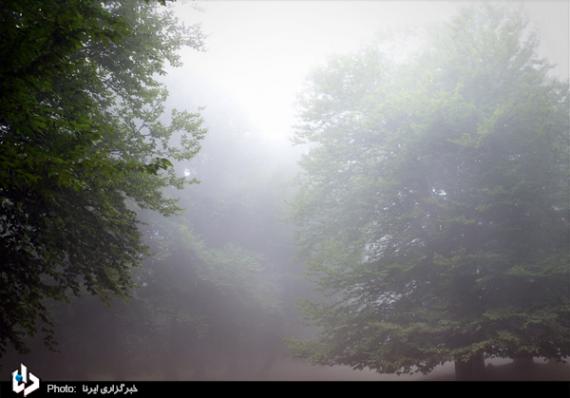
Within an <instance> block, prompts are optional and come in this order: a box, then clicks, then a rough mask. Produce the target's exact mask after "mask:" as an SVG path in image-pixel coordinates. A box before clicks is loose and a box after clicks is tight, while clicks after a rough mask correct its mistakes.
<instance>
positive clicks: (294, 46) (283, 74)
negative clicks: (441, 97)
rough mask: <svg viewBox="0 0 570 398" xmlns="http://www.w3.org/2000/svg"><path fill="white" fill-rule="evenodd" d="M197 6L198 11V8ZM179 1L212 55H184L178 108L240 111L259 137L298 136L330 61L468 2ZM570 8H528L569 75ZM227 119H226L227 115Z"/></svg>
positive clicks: (179, 11) (175, 95) (173, 80)
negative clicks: (322, 68) (312, 78)
mask: <svg viewBox="0 0 570 398" xmlns="http://www.w3.org/2000/svg"><path fill="white" fill-rule="evenodd" d="M194 4H196V3H195V2H194ZM197 4H198V7H199V8H200V9H201V11H196V10H195V9H194V8H193V7H194V6H193V5H192V4H191V3H190V2H188V1H179V2H178V3H177V4H176V5H175V6H174V9H175V12H176V15H177V16H178V17H179V18H180V19H181V20H183V21H185V22H187V23H194V22H200V23H201V24H202V28H203V31H204V32H205V33H206V34H207V35H208V37H207V43H206V46H207V52H205V53H196V52H195V51H192V50H184V51H183V54H182V55H183V61H184V66H183V67H181V68H177V69H174V70H171V71H169V74H168V76H167V77H166V83H167V85H168V87H169V90H170V93H171V103H173V104H175V105H176V106H177V107H179V108H180V107H182V106H181V104H182V105H184V106H190V107H195V106H198V105H209V104H210V105H212V104H213V103H220V102H221V103H229V104H233V106H234V108H236V111H238V112H240V114H242V115H243V116H244V117H245V118H246V119H247V120H248V121H249V122H250V123H251V125H252V127H253V129H254V130H255V131H257V132H258V133H262V134H263V135H265V137H267V136H268V135H269V136H273V137H279V138H280V139H281V138H283V137H285V136H286V135H288V134H289V133H290V131H291V128H290V125H291V123H292V122H293V116H294V106H293V105H294V100H295V96H296V93H297V92H298V91H299V89H300V88H301V86H302V83H303V81H304V79H305V78H306V76H307V74H308V73H309V72H310V71H311V70H312V69H313V68H315V67H316V66H318V65H320V64H323V63H324V62H326V59H327V56H329V55H331V54H335V53H347V52H351V51H354V50H357V49H359V48H361V47H362V46H364V45H366V43H367V42H370V40H371V39H372V38H373V37H374V36H375V34H376V32H378V31H390V30H400V29H422V28H424V27H427V26H429V25H430V24H434V23H440V22H442V21H444V20H448V19H449V18H450V17H451V16H452V15H453V14H455V13H456V12H457V10H458V8H460V7H461V6H463V5H466V4H469V3H466V2H454V3H449V2H435V1H422V2H412V1H403V2H389V1H368V2H366V1H362V2H360V1H359V2H356V1H350V2H348V1H264V2H262V1H208V2H206V1H203V2H198V3H197ZM568 5H569V2H568V1H555V2H547V1H535V2H525V3H524V7H525V8H526V9H527V10H528V14H529V16H530V17H531V22H532V23H534V24H535V25H536V28H537V30H538V31H539V34H540V37H541V40H542V47H541V51H542V52H543V54H544V55H545V56H547V57H548V58H550V59H551V60H552V61H553V62H555V63H557V64H558V65H559V66H558V67H557V69H556V71H555V72H556V73H557V74H558V75H561V76H568V57H569V55H568V40H569V37H568V36H569V33H568V19H569V6H568ZM220 116H222V115H220Z"/></svg>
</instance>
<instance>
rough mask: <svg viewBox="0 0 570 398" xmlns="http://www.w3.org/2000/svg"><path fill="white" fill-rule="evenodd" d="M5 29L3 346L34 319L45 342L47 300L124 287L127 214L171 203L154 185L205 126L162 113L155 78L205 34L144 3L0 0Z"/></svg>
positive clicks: (0, 74) (0, 245)
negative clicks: (180, 49) (184, 47)
mask: <svg viewBox="0 0 570 398" xmlns="http://www.w3.org/2000/svg"><path fill="white" fill-rule="evenodd" d="M160 3H163V4H164V1H162V2H160ZM0 36H1V37H2V41H1V42H0V59H1V62H0V237H1V241H0V258H1V259H2V261H1V268H0V303H1V304H0V306H1V307H0V308H1V311H0V355H1V354H2V353H3V352H4V351H5V350H6V348H7V346H8V345H13V346H15V348H16V349H18V350H24V349H25V346H24V343H23V338H24V337H25V336H26V335H31V334H34V333H36V332H37V331H38V330H39V329H40V328H41V329H42V330H43V331H44V332H46V338H47V341H48V342H49V341H52V338H53V336H52V333H51V332H50V330H51V329H50V317H49V314H48V313H46V306H45V303H46V302H47V301H49V300H67V299H68V298H69V297H71V296H73V295H79V294H82V293H84V292H85V291H87V292H89V293H91V294H95V295H99V296H101V297H103V298H106V297H110V296H113V295H125V294H127V292H128V291H129V288H130V287H131V286H132V279H131V270H132V269H133V267H135V266H136V265H137V264H139V263H140V261H141V258H142V257H143V255H144V253H145V247H144V245H143V244H142V243H141V241H140V237H139V231H138V229H137V216H136V212H135V211H136V209H137V207H139V208H148V209H151V210H156V211H158V212H160V213H162V214H165V215H168V214H172V213H173V212H175V211H176V210H177V206H176V202H175V200H173V199H171V198H168V197H166V196H164V195H163V193H162V188H164V187H167V186H176V187H181V186H182V185H183V183H184V181H185V180H184V178H179V177H177V176H176V174H175V172H174V169H173V167H172V162H173V161H178V160H184V159H189V158H191V157H193V156H194V155H195V154H196V153H197V151H198V150H199V141H200V139H201V138H202V137H203V136H204V134H205V130H204V129H203V128H202V127H201V118H200V115H199V114H196V113H189V112H177V111H172V114H171V120H170V122H169V123H165V122H164V118H162V114H163V111H164V101H165V99H166V96H167V92H166V90H165V89H164V88H163V87H162V86H161V84H160V83H159V82H158V80H157V76H158V75H161V74H164V73H165V71H164V68H165V65H166V63H167V62H168V63H170V64H171V65H174V66H176V65H177V64H178V63H179V59H178V56H177V54H176V51H177V49H178V48H180V47H181V46H184V45H187V46H190V47H192V48H195V49H197V50H199V49H201V48H202V35H201V33H200V31H199V30H198V29H197V28H196V27H189V28H188V27H184V26H183V25H180V24H178V23H177V21H176V19H175V18H174V17H173V16H172V15H171V14H170V12H168V11H167V10H166V9H163V8H162V7H160V6H158V5H156V4H153V3H152V2H142V1H133V0H130V1H112V0H104V1H67V2H61V1H55V0H53V1H42V2H33V1H31V2H28V1H4V2H2V5H1V6H0Z"/></svg>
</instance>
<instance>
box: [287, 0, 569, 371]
mask: <svg viewBox="0 0 570 398" xmlns="http://www.w3.org/2000/svg"><path fill="white" fill-rule="evenodd" d="M433 39H434V40H432V42H430V43H428V44H426V45H425V46H424V51H421V52H420V53H419V54H416V55H415V56H410V57H409V58H408V59H407V61H405V62H403V63H397V62H393V61H391V59H390V58H389V54H386V53H385V52H383V51H382V50H381V48H380V46H376V47H371V48H369V49H368V50H366V51H363V52H361V53H359V54H356V55H353V56H345V57H339V58H336V59H333V60H332V61H331V62H330V63H329V65H328V66H327V67H326V68H324V69H323V70H320V71H318V72H317V73H315V74H314V76H313V79H312V80H311V82H310V86H309V89H308V90H307V92H306V93H305V95H304V96H303V97H302V99H301V104H302V119H303V123H302V124H301V127H300V128H299V131H298V133H297V138H298V139H299V140H300V141H301V142H305V143H309V144H310V145H311V151H310V152H309V154H308V155H307V156H306V157H305V158H304V159H303V163H302V165H303V170H304V171H303V174H302V176H301V185H300V189H299V191H300V194H299V195H298V198H297V200H296V204H295V209H294V211H295V216H296V219H297V221H298V225H299V229H300V231H299V232H300V233H299V235H300V243H301V245H302V254H303V256H304V257H305V258H306V259H307V262H308V264H309V266H310V268H311V270H312V271H313V272H314V274H315V276H316V278H317V280H318V282H319V285H320V287H321V288H322V290H323V292H324V293H325V297H324V299H323V300H321V301H320V302H311V303H307V305H306V311H307V314H308V316H309V318H310V319H312V320H313V322H315V323H316V324H317V325H318V326H320V330H321V333H320V335H319V337H318V338H317V339H316V340H315V341H309V342H296V343H295V345H294V349H295V350H296V353H297V355H299V356H302V357H306V358H311V359H312V360H314V361H315V362H317V363H322V364H329V365H332V364H345V365H350V366H352V367H354V368H364V367H368V368H371V369H375V370H377V371H378V372H415V371H422V372H425V373H427V372H429V371H431V370H432V369H433V368H434V367H435V366H436V365H438V364H441V363H443V362H446V361H450V360H454V361H455V363H456V374H457V377H458V378H469V377H483V376H482V375H481V373H479V372H480V371H482V370H483V366H484V363H483V360H484V358H485V357H511V358H515V357H533V356H542V357H546V358H549V359H555V360H562V359H563V358H564V357H566V356H568V355H570V270H569V264H570V248H569V242H570V224H569V217H568V214H569V213H568V212H569V211H570V209H569V202H568V198H569V197H570V187H569V186H568V178H569V170H570V169H569V168H568V164H569V161H570V151H569V142H568V131H569V120H568V105H569V103H568V82H567V81H566V82H561V81H559V80H557V79H556V78H553V77H551V76H550V75H549V73H548V71H549V69H550V65H549V64H548V62H547V61H546V60H544V59H541V58H539V57H538V56H537V45H538V40H537V38H536V36H535V35H534V34H532V33H530V31H529V29H528V28H527V21H526V19H525V17H524V15H523V14H522V13H521V12H517V11H512V10H509V9H504V8H496V7H491V6H488V5H487V6H481V7H479V8H476V9H465V10H464V11H463V12H462V13H461V14H460V15H458V16H457V17H456V18H455V19H454V20H453V21H452V22H451V23H449V24H448V25H446V26H445V27H444V28H442V29H440V30H439V31H437V32H436V33H435V34H434V37H433Z"/></svg>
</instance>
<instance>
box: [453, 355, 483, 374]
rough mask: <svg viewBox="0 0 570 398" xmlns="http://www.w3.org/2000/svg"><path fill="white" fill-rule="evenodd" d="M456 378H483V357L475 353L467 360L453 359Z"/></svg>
mask: <svg viewBox="0 0 570 398" xmlns="http://www.w3.org/2000/svg"><path fill="white" fill-rule="evenodd" d="M455 379H456V380H483V379H485V358H484V357H483V354H477V355H474V356H473V357H471V359H469V360H468V361H465V362H463V361H458V360H456V361H455Z"/></svg>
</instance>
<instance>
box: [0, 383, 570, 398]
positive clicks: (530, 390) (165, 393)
mask: <svg viewBox="0 0 570 398" xmlns="http://www.w3.org/2000/svg"><path fill="white" fill-rule="evenodd" d="M17 385H18V383H13V382H12V381H2V382H0V398H15V397H24V390H21V391H19V392H14V391H13V390H14V387H15V386H16V390H18V389H19V388H18V387H17ZM20 388H21V387H20ZM361 388H362V389H366V390H368V389H370V390H372V391H373V393H374V394H375V395H378V396H383V397H387V396H389V395H392V394H398V395H397V396H408V394H421V395H418V396H419V397H426V396H432V394H441V393H444V394H446V393H449V394H453V395H454V396H458V394H468V395H472V394H485V395H486V396H489V395H490V396H501V395H502V396H504V397H509V396H517V394H522V396H531V397H532V396H536V397H565V398H569V397H570V382H440V381H411V382H400V381H394V382H390V381H388V382H386V381H379V382H344V381H343V382H283V381H279V382H265V381H264V382H250V381H248V382H239V381H238V382H236V381H228V382H217V381H216V382H213V381H203V382H190V381H188V382H185V381H172V382H169V381H114V382H111V381H89V382H78V381H43V380H42V381H40V384H39V387H38V388H37V389H35V390H33V391H30V390H28V391H27V395H26V396H25V397H26V398H27V397H28V396H30V397H32V398H36V397H68V398H72V397H87V396H90V397H103V396H116V397H119V396H122V397H135V398H140V397H171V396H180V397H186V396H189V397H190V396H192V395H197V394H202V392H206V393H207V394H212V393H213V394H216V393H225V392H226V391H224V390H226V389H227V392H228V393H230V394H240V393H242V392H244V393H245V392H248V393H249V392H251V391H254V390H256V389H259V392H260V393H262V394H264V395H267V394H279V395H280V394H290V393H298V392H300V393H303V394H308V393H312V392H313V391H311V390H312V389H315V393H317V394H319V396H322V394H325V393H327V392H328V391H327V390H328V389H331V393H334V394H339V393H340V394H343V393H346V394H348V396H355V395H356V394H358V393H359V391H358V390H359V389H361ZM343 390H344V391H343ZM402 394H403V395H402ZM503 394H505V395H503Z"/></svg>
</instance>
